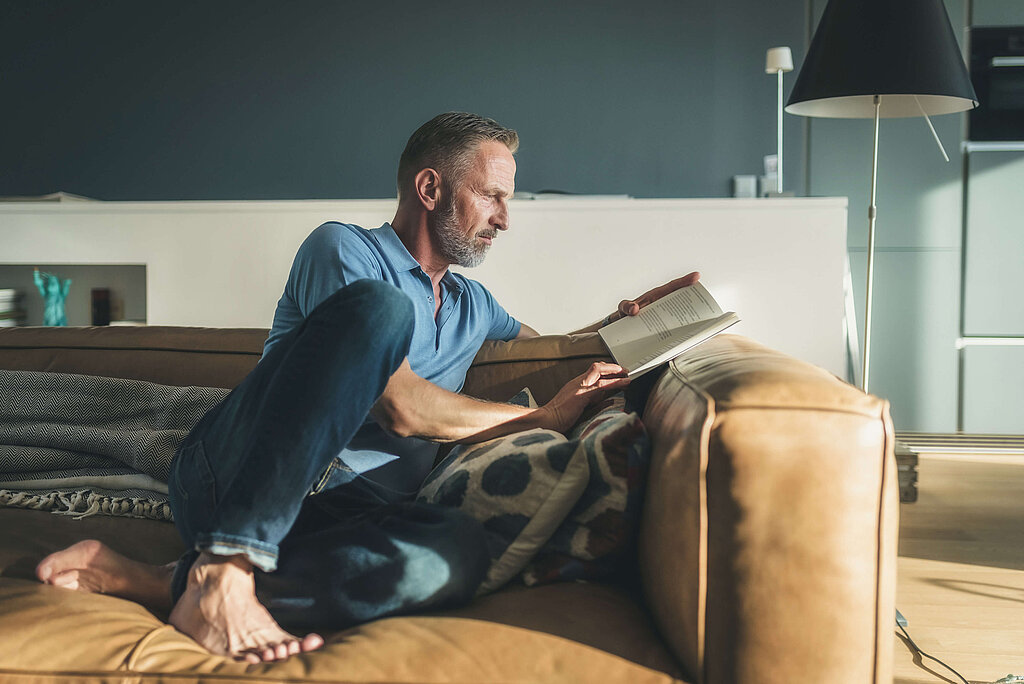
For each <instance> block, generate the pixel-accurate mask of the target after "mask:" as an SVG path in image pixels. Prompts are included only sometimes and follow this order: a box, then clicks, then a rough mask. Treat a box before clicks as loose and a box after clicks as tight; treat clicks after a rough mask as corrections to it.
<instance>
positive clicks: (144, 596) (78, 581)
mask: <svg viewBox="0 0 1024 684" xmlns="http://www.w3.org/2000/svg"><path fill="white" fill-rule="evenodd" d="M173 571H174V564H173V563H172V564H170V565H163V566H161V565H150V564H149V563H141V562H139V561H136V560H132V559H131V558H126V557H125V556H122V555H121V554H119V553H117V552H116V551H114V550H112V549H111V548H110V547H108V546H106V545H104V544H102V543H101V542H98V541H96V540H95V539H87V540H85V541H80V542H78V543H77V544H73V545H72V546H69V547H68V548H66V549H64V550H63V551H57V552H56V553H52V554H50V555H49V556H47V557H46V558H44V559H43V560H42V561H40V563H39V565H37V566H36V577H38V578H39V581H40V582H45V583H46V584H52V585H53V586H55V587H64V588H66V589H75V590H77V591H85V592H90V593H95V594H110V595H111V596H119V597H121V598H126V599H129V600H131V601H135V602H136V603H141V604H142V605H144V606H146V607H148V608H153V609H155V610H161V611H163V612H165V613H166V612H167V611H169V610H170V609H171V574H172V573H173Z"/></svg>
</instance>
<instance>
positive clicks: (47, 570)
mask: <svg viewBox="0 0 1024 684" xmlns="http://www.w3.org/2000/svg"><path fill="white" fill-rule="evenodd" d="M49 560H50V559H49V557H46V558H44V559H43V560H42V561H41V562H40V563H39V565H37V566H36V577H37V578H39V581H40V582H45V581H46V580H48V579H50V575H52V574H53V566H52V565H50V563H49V562H48V561H49Z"/></svg>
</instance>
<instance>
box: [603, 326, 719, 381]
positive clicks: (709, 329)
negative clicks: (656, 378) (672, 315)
mask: <svg viewBox="0 0 1024 684" xmlns="http://www.w3.org/2000/svg"><path fill="white" fill-rule="evenodd" d="M738 321H739V317H738V316H737V315H736V314H734V313H732V312H731V311H730V312H728V313H723V314H722V315H721V316H718V317H717V318H711V319H706V320H703V321H697V322H696V323H691V324H690V325H687V326H684V327H682V328H676V329H675V330H672V331H671V333H670V334H669V336H668V337H667V338H665V339H657V338H654V337H648V338H644V339H640V340H634V341H633V342H628V343H626V344H624V345H621V346H619V347H617V348H615V349H614V350H612V356H614V357H615V361H616V363H618V364H619V365H620V366H622V367H623V368H625V369H626V370H627V371H629V375H630V376H631V377H632V376H634V375H636V374H638V373H640V372H643V371H644V370H648V369H649V368H653V367H654V366H657V365H659V364H661V363H664V362H665V361H668V360H670V359H672V358H674V357H675V356H678V355H679V354H682V353H683V352H684V351H686V350H687V349H690V348H692V347H694V346H696V345H698V344H700V343H701V342H703V341H704V340H706V339H708V338H710V337H712V336H714V335H716V334H718V333H719V332H721V331H722V330H725V329H726V328H728V327H729V326H731V325H733V324H734V323H737V322H738Z"/></svg>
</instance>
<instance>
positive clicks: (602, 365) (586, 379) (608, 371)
mask: <svg viewBox="0 0 1024 684" xmlns="http://www.w3.org/2000/svg"><path fill="white" fill-rule="evenodd" d="M625 372H626V369H625V368H623V367H622V366H620V365H618V364H615V363H607V362H605V361H595V362H594V363H592V364H590V368H588V369H587V372H586V373H584V376H583V386H584V387H591V386H592V385H594V384H596V383H597V382H599V381H600V380H601V379H602V378H603V377H605V376H608V375H612V376H621V375H623V374H624V373H625Z"/></svg>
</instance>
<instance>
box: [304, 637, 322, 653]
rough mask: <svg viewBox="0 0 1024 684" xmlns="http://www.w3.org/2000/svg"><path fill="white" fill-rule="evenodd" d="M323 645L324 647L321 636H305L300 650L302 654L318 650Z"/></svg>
mask: <svg viewBox="0 0 1024 684" xmlns="http://www.w3.org/2000/svg"><path fill="white" fill-rule="evenodd" d="M323 645H324V638H323V637H322V636H320V635H319V634H315V633H313V634H307V635H306V636H305V638H304V639H303V640H302V644H301V646H302V650H303V651H304V652H305V651H315V650H316V649H318V648H320V647H321V646H323Z"/></svg>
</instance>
